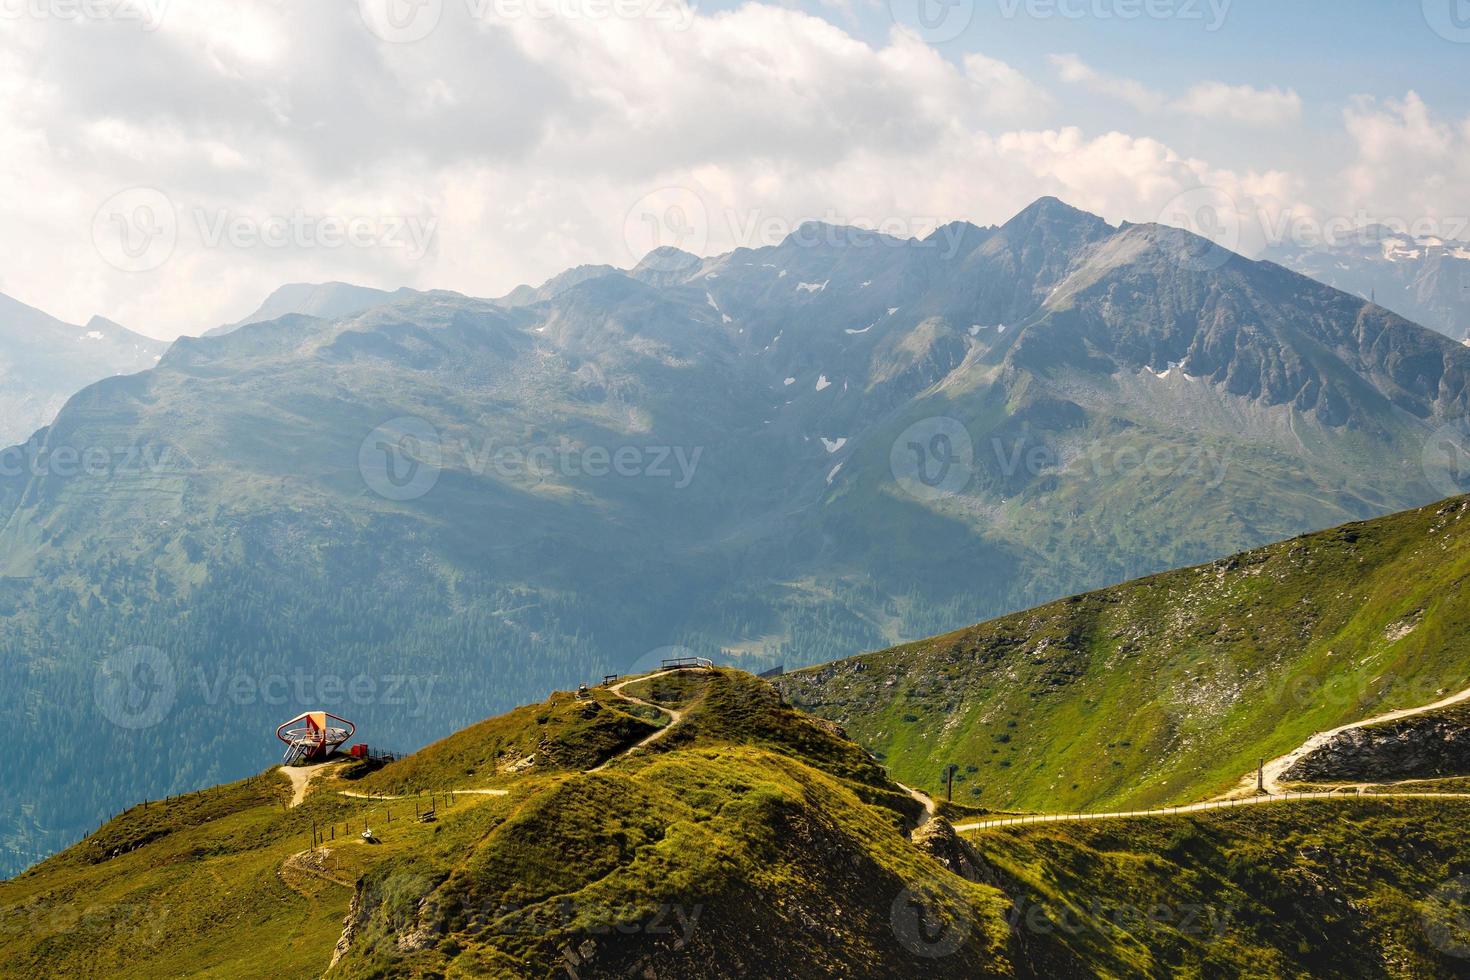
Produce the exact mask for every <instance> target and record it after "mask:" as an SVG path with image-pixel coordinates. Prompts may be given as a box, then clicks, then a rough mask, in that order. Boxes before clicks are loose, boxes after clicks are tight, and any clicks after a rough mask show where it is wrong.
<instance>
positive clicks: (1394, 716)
mask: <svg viewBox="0 0 1470 980" xmlns="http://www.w3.org/2000/svg"><path fill="white" fill-rule="evenodd" d="M1464 701H1470V688H1466V689H1465V690H1463V691H1460V692H1458V693H1456V694H1451V695H1450V696H1449V697H1447V698H1442V699H1441V700H1439V701H1436V702H1434V703H1433V704H1426V705H1422V706H1420V707H1417V708H1400V709H1397V710H1395V711H1386V712H1384V713H1383V714H1381V715H1374V716H1373V717H1371V718H1365V719H1363V720H1361V721H1354V722H1350V723H1348V724H1346V725H1340V726H1338V727H1337V728H1334V729H1332V730H1331V731H1326V732H1318V733H1317V734H1315V735H1313V736H1312V737H1311V738H1309V739H1307V740H1306V741H1305V742H1303V743H1302V744H1301V745H1299V746H1297V747H1296V748H1295V749H1292V750H1291V751H1290V752H1288V753H1286V754H1285V755H1283V756H1278V757H1277V758H1275V759H1272V760H1270V761H1269V762H1267V763H1266V764H1265V767H1264V779H1263V780H1262V782H1264V784H1265V787H1266V794H1265V795H1259V792H1258V790H1257V788H1256V779H1257V773H1254V772H1251V773H1247V774H1246V775H1245V776H1243V777H1241V780H1240V783H1239V784H1238V785H1237V786H1236V787H1235V788H1234V789H1232V790H1231V791H1230V792H1229V793H1227V794H1225V795H1224V796H1220V797H1217V798H1215V799H1213V800H1205V801H1203V802H1201V803H1186V804H1183V805H1181V806H1173V807H1161V808H1159V809H1155V810H1120V811H1114V812H1108V813H1037V814H1031V815H1025V816H1015V817H997V818H995V819H993V820H977V821H972V822H971V823H966V824H959V825H957V826H956V827H955V830H957V831H961V830H985V829H987V828H990V827H1011V826H1019V825H1021V824H1033V823H1076V822H1081V821H1090V820H1122V819H1125V818H1129V817H1164V816H1174V815H1176V814H1184V813H1201V812H1203V811H1206V810H1228V809H1232V808H1234V807H1239V806H1259V805H1262V804H1268V803H1286V802H1289V801H1296V800H1360V799H1374V800H1393V799H1416V800H1417V799H1470V793H1411V792H1398V793H1365V792H1363V790H1364V789H1367V788H1369V787H1371V786H1380V785H1399V784H1401V783H1403V782H1409V780H1400V781H1398V782H1396V783H1348V784H1342V785H1336V786H1335V787H1334V788H1332V789H1323V790H1307V791H1303V792H1295V791H1291V790H1287V789H1285V788H1283V786H1282V784H1281V776H1282V774H1283V773H1285V772H1286V770H1288V769H1290V768H1291V767H1292V765H1293V764H1294V763H1295V762H1296V761H1297V760H1298V759H1301V758H1303V757H1304V756H1306V755H1309V754H1311V753H1312V752H1314V751H1315V750H1316V749H1318V748H1319V747H1321V746H1322V745H1323V744H1325V743H1326V742H1327V741H1329V740H1330V739H1332V738H1334V737H1335V736H1337V735H1340V734H1342V733H1343V732H1348V731H1352V730H1353V729H1356V728H1368V727H1371V726H1373V725H1381V724H1385V723H1387V722H1390V721H1398V720H1399V719H1401V718H1413V717H1415V716H1416V715H1423V714H1428V713H1429V712H1432V711H1439V710H1440V709H1442V708H1449V707H1452V706H1454V705H1457V704H1460V703H1462V702H1464ZM900 785H902V784H900ZM904 789H908V787H906V786H905V787H904ZM909 792H910V793H913V792H914V791H913V790H909Z"/></svg>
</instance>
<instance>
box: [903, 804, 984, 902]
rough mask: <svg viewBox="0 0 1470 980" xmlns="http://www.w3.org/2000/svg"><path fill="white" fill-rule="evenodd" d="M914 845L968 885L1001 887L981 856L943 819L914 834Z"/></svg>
mask: <svg viewBox="0 0 1470 980" xmlns="http://www.w3.org/2000/svg"><path fill="white" fill-rule="evenodd" d="M913 840H914V845H915V846H916V847H918V848H919V850H921V851H923V852H924V853H926V854H928V855H929V856H930V857H933V858H934V859H935V860H937V861H938V862H939V863H940V864H942V865H944V866H945V867H946V868H948V869H949V870H950V871H953V872H954V873H955V874H957V875H959V876H960V877H961V878H964V879H965V880H966V881H977V882H983V883H984V884H987V885H997V886H998V884H999V882H998V880H997V878H996V876H995V874H994V872H992V871H991V870H990V868H989V867H988V866H987V865H986V864H985V860H984V859H983V858H982V857H981V856H980V852H979V851H977V850H975V848H973V847H971V846H970V844H969V842H968V841H966V840H965V839H964V838H962V837H961V836H960V835H959V834H957V833H955V829H954V826H953V825H951V824H950V822H949V821H948V820H945V819H944V818H943V817H934V818H932V819H931V820H929V821H928V822H927V823H925V824H924V826H922V827H920V828H919V829H918V830H916V831H914V837H913Z"/></svg>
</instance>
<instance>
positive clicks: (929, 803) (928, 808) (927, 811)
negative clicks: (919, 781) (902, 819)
mask: <svg viewBox="0 0 1470 980" xmlns="http://www.w3.org/2000/svg"><path fill="white" fill-rule="evenodd" d="M894 785H895V786H897V787H898V788H899V789H901V790H903V791H904V792H905V793H907V794H909V795H910V796H912V797H913V798H914V799H916V800H918V801H919V802H920V803H922V804H923V805H924V815H923V816H922V817H920V818H919V822H918V823H917V824H915V825H914V829H913V830H912V831H911V832H910V833H909V837H910V838H912V837H913V836H914V834H917V833H918V832H919V830H920V829H922V828H923V826H924V825H925V824H927V823H928V822H929V821H930V820H933V819H934V814H935V813H936V812H937V811H938V809H939V807H938V805H937V804H935V802H934V799H933V798H932V797H930V796H929V795H928V794H927V793H924V792H922V791H920V790H917V789H914V788H913V787H912V786H905V785H904V784H903V783H900V782H897V781H895V782H894ZM955 829H959V828H955Z"/></svg>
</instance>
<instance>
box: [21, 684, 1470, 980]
mask: <svg viewBox="0 0 1470 980" xmlns="http://www.w3.org/2000/svg"><path fill="white" fill-rule="evenodd" d="M629 692H630V693H633V694H635V696H638V697H641V698H644V699H646V700H650V701H654V702H655V703H658V704H663V705H665V706H667V707H668V708H670V709H672V710H674V711H676V712H678V713H679V714H680V715H681V718H682V720H681V721H679V722H677V723H676V727H675V728H674V729H672V730H670V731H669V732H668V735H667V736H666V737H662V738H660V739H658V740H656V741H654V742H652V743H650V744H649V745H647V746H646V747H644V748H633V749H628V748H626V745H627V743H626V742H623V743H620V745H621V746H623V747H622V748H616V747H613V745H612V743H611V742H607V743H601V742H599V739H600V737H601V736H600V734H599V733H605V732H606V731H607V730H608V729H609V728H611V729H613V730H616V731H619V732H623V733H624V734H629V735H630V737H631V736H632V735H637V734H640V733H641V732H642V731H645V730H650V729H651V726H649V728H641V729H638V730H637V731H632V730H631V729H628V728H627V726H626V723H625V722H624V721H622V720H621V719H620V718H619V717H618V715H620V714H622V709H621V708H619V707H618V706H617V705H616V704H613V703H610V702H609V701H608V698H610V697H612V695H610V694H609V693H608V692H605V691H599V692H596V696H595V699H594V701H593V702H591V703H590V704H589V702H585V701H576V700H573V699H572V698H570V697H569V696H568V695H565V694H560V695H556V696H554V697H553V698H552V699H551V700H549V701H547V702H545V703H543V704H541V705H531V706H527V707H526V708H523V709H519V710H517V711H515V712H511V713H510V714H508V715H505V716H502V717H501V718H498V719H492V720H491V721H488V722H485V723H483V724H481V725H479V726H475V727H473V728H471V729H468V730H466V731H465V732H461V733H460V734H459V735H457V736H455V737H453V738H451V739H447V740H445V741H444V742H441V743H439V744H437V745H435V746H431V747H430V748H428V749H425V750H424V752H422V753H420V754H419V755H418V756H415V757H410V758H409V759H406V760H402V761H400V762H397V763H392V764H389V765H388V766H386V767H385V768H383V769H380V770H378V771H377V772H373V773H368V774H365V775H364V774H361V773H354V772H353V771H352V769H351V767H350V766H345V767H341V768H340V769H336V770H327V771H325V772H323V773H321V774H320V775H318V776H317V779H316V781H315V782H314V783H313V786H312V789H311V791H310V792H309V793H308V795H307V796H306V799H305V801H304V802H303V803H302V804H301V805H300V806H298V807H296V808H294V809H288V808H287V807H286V801H287V799H288V797H289V791H288V784H287V780H286V779H285V778H283V776H282V774H281V773H279V772H278V771H275V770H272V771H268V772H266V773H264V774H262V775H260V776H257V777H253V778H251V779H249V780H246V781H244V782H241V783H236V784H232V785H227V786H221V787H218V788H216V789H214V790H211V791H208V792H205V793H196V794H191V795H189V796H184V797H178V798H174V799H172V800H168V801H165V802H162V803H151V804H149V805H148V806H146V807H144V806H138V807H134V808H132V809H130V810H129V811H127V812H126V813H124V814H121V815H119V816H118V817H117V818H115V819H114V820H113V821H111V822H109V823H108V824H107V825H106V826H104V827H103V828H101V829H100V830H99V831H98V833H96V834H94V835H93V836H92V837H90V838H88V839H87V840H86V841H83V842H82V843H80V844H78V845H77V846H75V847H73V848H71V849H69V850H67V851H65V852H63V853H62V854H59V855H57V856H55V857H53V858H51V859H49V860H48V861H46V862H43V863H42V864H41V865H39V866H37V867H36V868H34V869H32V870H31V871H29V872H27V873H26V874H24V875H22V876H21V877H19V878H17V879H14V880H12V881H7V882H0V926H3V928H0V975H3V976H28V977H29V976H131V977H140V978H141V977H155V976H164V975H169V976H172V975H197V976H215V977H254V976H271V977H285V978H293V977H318V976H322V975H324V974H325V975H328V976H333V977H374V978H377V977H426V978H427V977H436V978H438V977H446V978H447V977H463V976H517V977H551V976H562V975H567V974H569V973H570V974H571V975H576V976H582V977H599V976H679V977H689V978H701V977H741V976H771V977H794V976H918V975H925V976H936V977H966V978H970V977H983V976H1060V975H1098V976H1120V977H1121V976H1140V975H1146V976H1159V977H1163V976H1175V975H1203V976H1211V975H1214V976H1227V975H1228V976H1245V975H1259V976H1274V975H1283V974H1301V973H1306V972H1311V973H1317V974H1327V973H1330V974H1332V975H1341V976H1454V975H1457V973H1456V971H1457V968H1458V967H1460V966H1462V965H1463V961H1461V960H1460V959H1457V958H1456V956H1457V952H1458V950H1459V948H1460V947H1459V945H1458V944H1459V943H1461V942H1463V941H1464V940H1465V939H1466V937H1465V936H1463V935H1462V934H1461V933H1462V932H1463V929H1462V926H1463V921H1461V920H1459V919H1457V918H1456V917H1457V916H1459V915H1460V914H1461V908H1460V906H1459V905H1457V904H1456V900H1457V895H1458V893H1457V892H1455V891H1454V890H1453V887H1452V886H1454V884H1455V882H1456V881H1457V880H1458V879H1457V878H1456V877H1455V876H1457V875H1463V874H1465V873H1466V872H1467V871H1470V865H1467V864H1466V861H1465V857H1464V855H1465V854H1466V853H1470V851H1467V845H1470V838H1467V835H1470V821H1467V820H1466V819H1464V818H1465V816H1467V815H1470V814H1467V811H1470V804H1466V803H1465V802H1464V801H1449V800H1446V801H1414V802H1410V803H1405V802H1404V801H1398V800H1395V801H1392V802H1390V801H1371V800H1351V801H1349V800H1344V801H1334V802H1331V803H1296V804H1284V805H1279V806H1273V807H1261V808H1256V812H1246V811H1240V812H1235V811H1225V812H1216V813H1209V814H1201V815H1198V816H1195V817H1184V818H1173V819H1159V820H1152V821H1128V822H1110V823H1107V824H1098V825H1095V826H1068V825H1052V826H1033V827H1025V828H1008V829H1005V830H1001V831H990V832H983V833H978V834H975V835H973V836H972V838H971V843H972V845H973V847H974V849H973V850H966V849H965V848H964V845H962V844H961V843H959V842H958V841H957V840H955V839H954V837H953V833H952V832H949V833H948V837H947V838H946V836H945V834H944V833H943V830H944V825H943V824H941V823H934V824H931V825H930V826H929V827H927V828H926V829H925V831H924V832H923V833H924V834H925V835H927V840H928V841H929V842H930V843H929V844H926V845H923V846H921V845H919V844H916V843H915V842H914V841H912V840H911V839H910V835H909V831H910V828H911V827H912V826H913V824H914V820H915V817H916V816H917V804H916V803H915V801H913V800H912V799H911V798H909V797H908V796H906V795H905V794H904V793H903V792H902V791H901V790H900V789H899V787H897V786H896V785H895V784H893V783H892V782H890V781H889V780H888V779H887V778H886V776H885V775H884V772H883V770H882V769H881V767H879V766H877V765H876V764H875V763H874V762H873V761H872V759H871V758H870V757H868V756H867V755H866V753H864V752H863V751H862V750H861V749H859V748H858V747H857V746H855V745H854V744H853V743H852V742H850V741H849V740H847V739H846V738H845V737H843V735H842V733H841V732H840V730H838V729H837V728H836V727H835V726H833V725H832V724H831V723H830V722H824V721H821V720H818V719H813V718H811V717H809V716H807V715H805V714H803V713H802V712H800V711H798V710H796V709H793V708H791V707H789V706H788V705H786V704H785V703H784V702H783V700H782V698H781V696H780V695H779V693H778V692H776V691H775V690H774V689H773V688H771V687H770V686H769V685H767V684H765V683H764V682H761V681H758V680H756V679H754V678H751V677H749V676H748V675H743V674H740V673H738V672H735V671H727V670H720V671H715V672H711V673H709V674H705V675H700V676H699V677H698V678H697V679H694V678H692V677H690V676H686V677H678V678H660V679H655V680H651V681H647V682H644V683H642V684H635V685H630V688H629ZM623 704H624V705H625V706H626V702H623ZM590 705H596V707H595V708H593V707H591V706H590ZM622 717H623V718H632V716H631V715H625V714H623V715H622ZM579 735H585V736H586V737H587V738H588V739H589V740H591V741H593V742H599V744H601V745H602V748H600V749H599V750H598V751H597V753H595V754H594V755H593V756H592V757H591V758H592V759H597V758H608V759H610V764H609V765H607V766H606V767H604V768H601V769H600V770H599V771H597V772H581V771H578V770H576V769H574V768H569V767H567V766H565V765H559V764H557V763H556V762H555V761H554V757H553V758H552V759H551V760H550V761H548V762H547V764H544V765H539V766H538V765H532V766H529V767H526V768H521V769H518V770H516V771H515V772H509V771H507V770H506V769H505V767H503V766H502V765H501V764H500V763H501V760H506V759H510V758H512V757H513V756H515V755H517V754H518V753H520V752H521V751H523V749H524V747H525V746H526V745H528V744H534V745H536V746H538V747H544V746H545V745H548V744H552V743H555V742H556V741H557V739H558V738H562V739H564V740H568V739H569V740H576V739H577V737H578V736H579ZM542 750H543V751H544V748H543V749H542ZM606 753H611V754H610V755H608V754H606ZM563 761H565V760H563ZM395 770H397V772H396V773H395ZM352 776H357V777H358V778H349V777H352ZM467 784H468V785H467ZM490 784H494V785H495V786H497V787H499V788H503V789H505V790H506V794H505V795H503V796H490V795H480V794H471V793H457V794H454V795H453V797H452V798H448V797H446V795H445V794H444V793H443V790H445V789H449V788H459V789H464V788H474V787H486V786H488V785H490ZM395 787H396V788H399V789H403V790H406V791H408V792H410V793H411V794H412V796H413V799H412V801H410V800H408V799H396V800H365V799H360V798H355V797H348V796H344V795H343V793H342V791H344V790H349V791H352V792H361V791H364V790H366V789H371V790H373V791H374V792H383V791H386V790H388V789H390V788H395ZM418 789H435V790H437V791H438V792H437V793H436V794H435V796H434V805H435V809H436V819H435V820H434V821H433V822H420V821H418V820H416V819H414V813H415V811H416V810H423V809H425V808H426V801H427V800H428V799H429V797H428V796H427V795H425V796H420V795H419V794H418V793H416V792H413V791H414V790H418ZM313 825H315V827H316V828H317V829H318V830H320V831H322V833H323V836H324V837H325V846H324V847H323V848H319V849H317V850H314V851H313V850H311V849H309V847H308V845H309V843H310V832H311V827H312V826H313ZM364 827H371V829H372V831H373V833H374V835H375V838H376V842H375V843H367V842H363V841H362V840H360V839H359V836H358V835H359V833H360V832H361V830H362V829H363V828H364ZM936 827H937V828H939V830H940V832H939V833H937V835H936V834H935V833H934V831H935V828H936ZM946 840H948V841H949V843H945V841H946ZM936 841H937V843H935V842H936ZM956 857H959V860H958V861H956V860H953V859H954V858H956ZM954 869H961V870H964V869H968V870H969V872H970V873H968V874H967V875H966V876H964V877H962V876H961V875H960V874H958V873H956V870H954ZM1467 949H1470V947H1467Z"/></svg>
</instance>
